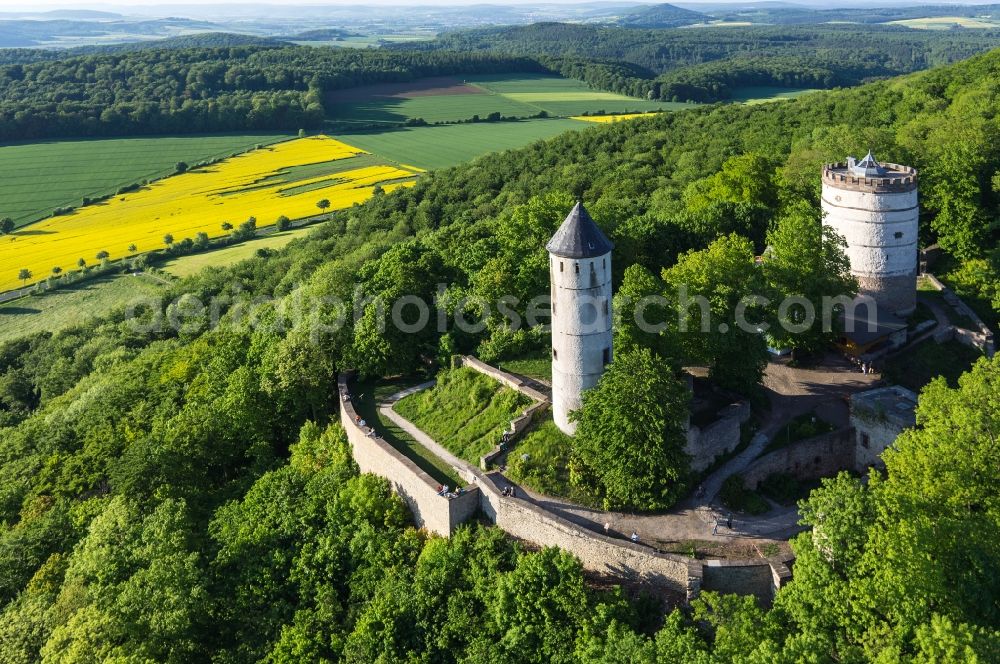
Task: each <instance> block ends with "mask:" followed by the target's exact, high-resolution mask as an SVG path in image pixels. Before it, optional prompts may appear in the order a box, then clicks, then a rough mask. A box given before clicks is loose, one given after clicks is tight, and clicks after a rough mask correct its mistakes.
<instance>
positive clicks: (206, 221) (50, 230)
mask: <svg viewBox="0 0 1000 664" xmlns="http://www.w3.org/2000/svg"><path fill="white" fill-rule="evenodd" d="M324 165H325V166H324ZM417 173H418V170H417V169H410V168H402V167H400V166H396V165H389V164H385V163H375V164H373V162H372V158H371V156H370V155H368V154H366V153H365V152H364V150H362V149H359V148H356V147H353V146H350V145H346V144H344V143H341V142H340V141H337V140H334V139H331V138H328V137H325V136H317V137H312V138H302V139H296V140H293V141H287V142H284V143H279V144H277V145H273V146H269V147H263V148H261V149H257V150H253V151H251V152H248V153H246V154H242V155H239V156H237V157H234V158H232V159H227V160H225V161H222V162H219V163H217V164H213V165H210V166H206V167H204V168H200V169H197V170H193V171H189V172H187V173H184V174H181V175H175V176H172V177H169V178H165V179H163V180H160V181H157V182H154V183H152V184H150V185H149V186H146V187H143V188H142V189H140V190H138V191H134V192H130V193H127V194H123V195H120V196H117V195H116V196H115V197H113V198H111V199H110V200H107V201H103V202H101V203H97V204H93V205H88V206H86V207H83V208H80V209H77V210H75V211H73V212H71V213H69V214H65V215H60V216H55V217H50V218H48V219H45V220H43V221H40V222H37V223H35V224H32V225H31V226H30V227H28V228H22V229H21V230H19V231H17V232H15V233H13V234H11V235H9V236H4V237H3V238H2V239H0V266H3V271H2V273H0V290H9V289H12V288H15V287H17V286H19V285H20V284H21V283H25V282H26V283H32V282H34V281H38V280H40V279H42V278H44V277H46V276H47V275H49V274H50V272H51V270H52V269H53V268H55V267H58V268H61V269H62V270H63V271H69V270H71V269H75V268H76V265H77V261H78V260H80V259H83V260H84V261H86V262H87V263H89V264H93V263H94V262H96V261H97V260H99V259H97V256H98V255H99V254H100V255H102V256H104V257H106V258H108V259H111V260H114V259H117V258H122V257H125V256H128V255H129V254H131V253H141V252H144V251H149V250H151V249H160V248H163V247H164V245H165V243H166V241H167V239H168V238H167V237H166V236H168V235H169V236H171V237H170V238H169V239H172V240H174V241H180V240H182V239H184V238H193V237H194V236H195V235H196V234H197V233H205V234H207V235H208V236H209V237H218V236H221V235H224V234H226V233H228V232H229V230H225V229H223V227H222V225H223V224H224V223H228V224H231V225H232V226H239V225H240V224H241V223H243V222H244V221H246V220H247V219H248V218H250V217H255V218H256V220H257V225H258V226H266V225H270V224H273V223H275V221H276V219H277V218H278V217H279V216H282V215H284V216H286V217H288V218H290V219H301V218H305V217H310V216H314V215H316V214H317V213H318V212H319V209H318V203H319V201H321V200H325V201H326V202H327V207H326V208H325V209H328V210H338V209H342V208H346V207H350V206H351V205H353V204H355V203H361V202H363V201H365V200H367V199H368V198H369V197H370V196H371V195H372V192H373V191H374V189H375V187H376V186H381V187H382V188H383V190H385V191H387V192H388V191H391V190H393V189H395V188H397V187H401V186H407V185H409V184H411V183H412V182H413V178H414V177H415V176H416V175H417ZM133 246H134V248H133ZM22 269H27V270H29V271H30V273H31V276H30V277H28V278H27V279H21V278H20V276H19V273H20V271H21V270H22Z"/></svg>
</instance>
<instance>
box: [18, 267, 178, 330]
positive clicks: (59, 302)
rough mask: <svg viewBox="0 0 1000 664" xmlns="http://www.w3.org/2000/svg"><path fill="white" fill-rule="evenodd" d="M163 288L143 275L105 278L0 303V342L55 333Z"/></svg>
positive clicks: (156, 293) (109, 276)
mask: <svg viewBox="0 0 1000 664" xmlns="http://www.w3.org/2000/svg"><path fill="white" fill-rule="evenodd" d="M164 290H166V286H165V285H164V284H162V283H160V282H158V281H156V280H155V279H154V278H152V277H149V276H146V275H138V276H133V275H121V274H119V275H108V276H104V277H98V278H96V279H91V280H89V281H85V282H82V283H79V284H73V285H71V286H64V287H62V288H59V289H56V290H52V291H46V292H43V293H39V294H36V295H30V296H28V297H22V298H19V299H17V300H12V301H10V302H4V303H3V304H0V343H3V342H5V341H11V340H13V339H17V338H20V337H24V336H28V335H31V334H37V333H39V332H52V333H56V332H59V331H61V330H64V329H66V328H68V327H73V326H74V325H79V324H81V323H86V322H87V321H88V320H91V319H92V318H97V317H99V316H104V315H107V314H108V313H109V312H111V311H114V310H115V309H119V308H121V307H127V306H129V305H130V304H131V303H133V302H137V301H148V299H149V298H153V297H157V296H159V295H160V294H161V293H162V292H163V291H164Z"/></svg>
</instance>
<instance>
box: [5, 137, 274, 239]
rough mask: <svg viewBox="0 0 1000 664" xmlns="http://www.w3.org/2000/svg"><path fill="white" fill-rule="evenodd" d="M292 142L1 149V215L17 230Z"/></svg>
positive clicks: (177, 140) (168, 141) (137, 142)
mask: <svg viewBox="0 0 1000 664" xmlns="http://www.w3.org/2000/svg"><path fill="white" fill-rule="evenodd" d="M288 138H291V137H290V136H288V135H287V134H286V135H282V134H274V133H271V134H239V135H214V136H160V137H151V138H114V139H94V140H67V141H47V142H44V143H26V144H21V145H6V146H2V147H0V217H11V218H12V219H13V220H14V223H15V224H16V225H18V226H23V225H25V224H28V223H31V222H33V221H38V220H39V219H43V218H45V217H47V216H49V215H50V214H52V212H53V210H55V209H56V208H60V207H76V206H79V205H80V204H81V203H82V201H83V198H84V196H87V197H90V198H97V197H100V196H103V195H105V194H111V193H114V192H115V191H116V190H117V189H118V188H119V187H122V186H126V185H130V184H135V183H137V182H141V181H143V180H149V179H155V178H160V177H163V176H166V175H169V174H170V173H172V172H173V171H174V166H175V165H176V164H177V162H180V161H183V162H185V163H188V164H191V165H194V164H196V163H197V162H199V161H207V160H211V159H216V158H218V157H225V156H229V155H232V154H237V153H240V152H245V151H246V150H249V149H250V148H252V147H254V146H255V145H258V144H263V145H267V144H270V143H275V142H277V141H283V140H287V139H288Z"/></svg>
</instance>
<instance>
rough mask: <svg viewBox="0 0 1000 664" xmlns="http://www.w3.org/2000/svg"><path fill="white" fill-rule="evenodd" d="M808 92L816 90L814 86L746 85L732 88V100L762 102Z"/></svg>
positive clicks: (744, 102)
mask: <svg viewBox="0 0 1000 664" xmlns="http://www.w3.org/2000/svg"><path fill="white" fill-rule="evenodd" d="M810 92H817V90H816V89H815V88H779V87H774V86H769V85H746V86H743V87H741V88H736V89H735V90H733V96H732V100H733V101H736V102H740V103H743V104H764V103H767V102H771V101H780V100H782V99H795V98H796V97H801V96H802V95H806V94H809V93H810Z"/></svg>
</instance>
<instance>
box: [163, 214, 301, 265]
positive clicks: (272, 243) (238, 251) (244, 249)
mask: <svg viewBox="0 0 1000 664" xmlns="http://www.w3.org/2000/svg"><path fill="white" fill-rule="evenodd" d="M313 228H315V226H306V227H304V228H294V229H292V230H288V231H284V232H282V233H270V234H268V235H265V236H263V237H259V238H256V239H253V240H248V241H247V242H241V243H239V244H234V245H233V246H231V247H225V248H223V249H216V250H214V251H205V252H202V253H200V254H191V255H190V256H180V257H178V258H171V259H170V260H168V261H166V262H164V263H163V264H162V266H161V267H162V269H163V271H164V272H167V273H168V274H172V275H174V276H175V277H188V276H190V275H192V274H196V273H197V272H199V271H201V270H202V269H203V268H206V267H210V266H211V267H222V266H225V265H232V264H234V263H238V262H240V261H242V260H246V259H247V258H252V257H253V256H254V255H255V254H256V253H257V251H258V250H259V249H281V248H282V247H284V246H285V245H286V244H288V243H289V242H291V241H292V240H294V239H296V238H300V237H305V236H306V235H308V234H309V233H310V232H312V230H313Z"/></svg>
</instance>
